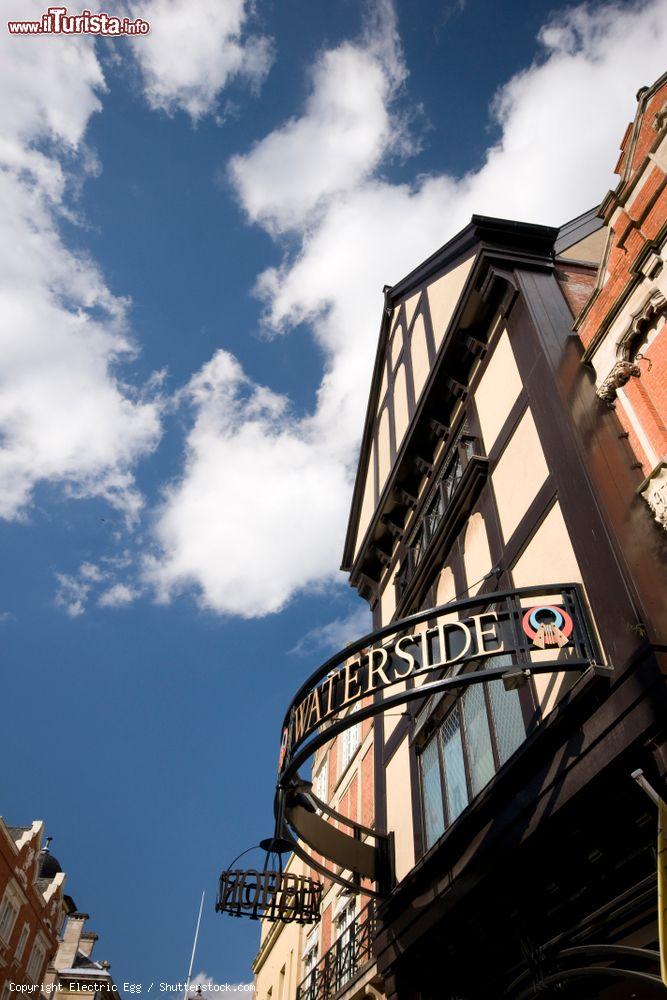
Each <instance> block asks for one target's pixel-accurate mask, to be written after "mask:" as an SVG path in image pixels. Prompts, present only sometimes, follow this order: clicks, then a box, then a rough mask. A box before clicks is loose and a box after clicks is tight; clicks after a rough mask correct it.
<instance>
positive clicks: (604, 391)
mask: <svg viewBox="0 0 667 1000" xmlns="http://www.w3.org/2000/svg"><path fill="white" fill-rule="evenodd" d="M641 373H642V372H641V368H640V367H639V365H636V364H634V362H632V361H617V362H616V364H615V365H614V367H613V368H612V370H611V371H610V372H609V374H608V375H607V377H606V379H605V380H604V382H602V383H601V384H600V385H599V386H598V388H597V390H596V392H597V394H598V396H599V397H600V399H603V400H604V401H605V403H607V405H608V406H613V405H614V403H615V401H616V393H617V392H618V390H619V389H620V388H622V386H624V385H626V383H627V382H629V381H630V379H631V378H639V376H640V375H641Z"/></svg>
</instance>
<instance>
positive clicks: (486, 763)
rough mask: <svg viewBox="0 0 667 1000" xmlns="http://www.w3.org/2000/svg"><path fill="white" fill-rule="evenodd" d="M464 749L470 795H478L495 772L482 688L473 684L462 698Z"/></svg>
mask: <svg viewBox="0 0 667 1000" xmlns="http://www.w3.org/2000/svg"><path fill="white" fill-rule="evenodd" d="M462 701H463V716H464V719H465V726H466V737H467V738H466V748H467V751H468V762H469V767H470V783H471V785H472V794H473V795H478V794H479V792H481V790H482V789H483V788H484V786H485V785H487V784H488V783H489V781H491V778H492V777H493V774H494V772H495V766H494V763H493V747H492V744H491V733H490V731H489V717H488V714H487V711H486V699H485V697H484V688H483V686H482V685H481V684H473V685H472V687H469V688H468V690H467V691H466V693H465V694H464V696H463V699H462Z"/></svg>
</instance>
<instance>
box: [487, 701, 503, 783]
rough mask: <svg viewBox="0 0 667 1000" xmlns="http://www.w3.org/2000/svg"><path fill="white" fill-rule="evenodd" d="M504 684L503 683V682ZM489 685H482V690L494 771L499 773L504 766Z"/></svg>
mask: <svg viewBox="0 0 667 1000" xmlns="http://www.w3.org/2000/svg"><path fill="white" fill-rule="evenodd" d="M501 683H502V681H501ZM488 687H489V685H488V684H482V689H483V691H484V704H485V705H486V717H487V720H488V724H489V735H490V737H491V752H492V753H493V766H494V770H495V771H496V772H497V771H499V770H500V768H501V766H502V761H501V759H500V749H499V747H498V740H497V737H496V720H495V717H494V715H493V706H492V704H491V695H490V692H489V690H488Z"/></svg>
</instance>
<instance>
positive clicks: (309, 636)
mask: <svg viewBox="0 0 667 1000" xmlns="http://www.w3.org/2000/svg"><path fill="white" fill-rule="evenodd" d="M371 628H372V622H371V615H370V611H369V609H368V608H367V607H366V605H361V606H360V607H358V608H355V609H354V611H351V612H350V614H349V615H345V616H343V617H341V618H334V619H333V620H332V621H330V622H327V623H326V624H325V625H320V626H318V627H317V628H314V629H311V630H310V631H309V632H306V634H305V635H304V636H303V638H302V639H300V640H299V641H298V642H297V644H296V646H295V647H294V648H293V649H291V650H290V652H291V653H296V654H297V656H313V655H315V654H316V653H320V654H325V653H331V652H333V651H334V650H338V649H343V648H344V647H345V646H347V645H348V644H349V643H351V642H353V641H354V640H355V639H360V638H361V637H362V636H363V635H365V634H366V633H367V632H370V631H371Z"/></svg>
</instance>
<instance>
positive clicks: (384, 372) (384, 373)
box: [378, 361, 387, 411]
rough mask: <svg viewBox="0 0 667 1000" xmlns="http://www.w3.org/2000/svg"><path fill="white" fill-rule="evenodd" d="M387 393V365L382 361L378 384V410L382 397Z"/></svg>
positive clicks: (382, 400)
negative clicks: (380, 380)
mask: <svg viewBox="0 0 667 1000" xmlns="http://www.w3.org/2000/svg"><path fill="white" fill-rule="evenodd" d="M386 393H387V366H386V364H385V363H384V361H383V362H382V384H381V386H380V395H379V397H378V411H379V409H380V407H381V406H382V404H383V402H384V397H385V395H386Z"/></svg>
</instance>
